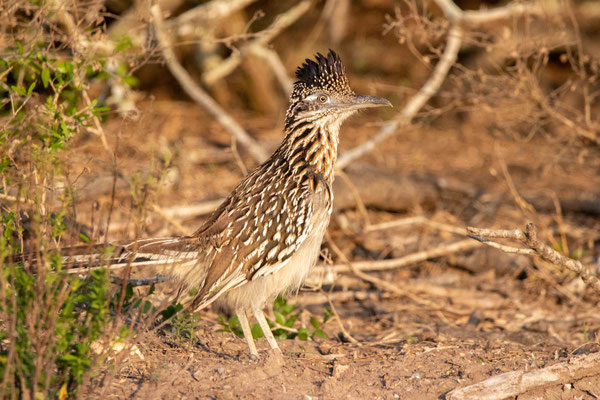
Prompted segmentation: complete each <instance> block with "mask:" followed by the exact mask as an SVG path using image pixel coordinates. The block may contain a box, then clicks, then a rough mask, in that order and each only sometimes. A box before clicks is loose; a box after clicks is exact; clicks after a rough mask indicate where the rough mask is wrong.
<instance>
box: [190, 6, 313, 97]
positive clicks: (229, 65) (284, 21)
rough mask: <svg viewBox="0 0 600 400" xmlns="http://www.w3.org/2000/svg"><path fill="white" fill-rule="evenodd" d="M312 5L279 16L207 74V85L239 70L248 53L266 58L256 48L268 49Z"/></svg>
mask: <svg viewBox="0 0 600 400" xmlns="http://www.w3.org/2000/svg"><path fill="white" fill-rule="evenodd" d="M311 4H312V0H303V1H301V2H300V3H298V4H297V5H296V6H294V7H292V8H290V9H289V10H288V11H286V12H285V13H283V14H281V15H279V16H278V17H277V18H276V19H275V22H273V24H272V25H271V26H270V27H269V28H267V29H265V30H264V31H262V32H261V33H260V35H258V37H257V38H256V39H254V40H252V41H251V42H249V43H248V44H246V45H244V46H243V47H242V48H241V49H239V51H236V52H234V53H233V54H232V55H231V56H229V58H227V59H226V60H224V61H223V62H222V63H220V64H219V65H218V66H217V67H215V68H214V69H212V70H210V71H207V72H205V73H204V75H203V77H202V78H203V80H204V82H206V84H207V85H211V84H213V83H215V82H216V81H218V80H219V79H223V78H224V77H225V76H227V75H229V74H230V73H231V72H232V71H233V70H234V69H236V68H237V66H238V65H240V64H241V62H242V61H243V59H244V55H245V53H246V52H250V53H254V54H256V55H259V56H264V53H262V51H261V49H256V48H257V47H258V48H261V47H262V48H266V46H267V45H268V44H269V42H270V41H271V40H273V38H275V37H276V36H277V35H278V34H279V33H281V32H282V31H283V30H284V29H286V28H287V27H289V26H290V25H292V24H293V23H294V22H296V21H297V20H298V19H299V18H300V17H301V16H302V15H304V13H306V11H308V9H309V8H310V6H311ZM269 57H270V58H272V57H273V55H269ZM268 61H269V66H271V67H272V68H273V67H275V68H274V72H275V74H276V75H277V76H279V74H280V72H279V71H278V69H279V67H278V66H276V63H273V60H272V59H270V60H268ZM280 80H281V78H280ZM290 92H291V91H290Z"/></svg>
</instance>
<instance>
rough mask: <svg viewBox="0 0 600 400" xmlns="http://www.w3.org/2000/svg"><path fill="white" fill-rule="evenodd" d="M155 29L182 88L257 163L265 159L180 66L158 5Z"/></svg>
mask: <svg viewBox="0 0 600 400" xmlns="http://www.w3.org/2000/svg"><path fill="white" fill-rule="evenodd" d="M150 12H151V13H152V17H153V20H154V27H155V29H156V37H157V39H158V41H159V43H160V46H161V48H162V52H163V56H164V58H165V62H166V63H167V67H168V68H169V70H170V71H171V73H172V74H173V76H174V77H175V78H176V79H177V81H178V82H179V84H180V85H181V87H182V89H183V90H184V91H185V92H186V93H187V94H188V95H189V96H190V97H191V98H192V99H194V100H195V101H196V102H197V103H198V104H200V105H202V106H203V107H204V108H205V109H206V110H207V111H208V112H209V113H210V114H211V115H212V116H213V117H214V118H215V119H216V120H217V121H219V123H220V124H221V126H223V128H225V129H226V130H227V131H228V132H229V133H230V134H231V135H232V136H234V137H235V138H236V140H238V141H239V142H240V143H241V144H242V145H244V146H245V147H246V148H247V149H248V152H249V153H250V155H251V156H252V158H254V160H255V161H256V162H258V163H260V162H263V161H264V160H266V159H267V153H266V152H265V150H264V149H263V148H262V147H261V146H260V145H259V144H258V143H257V142H256V141H255V140H254V139H253V138H252V137H251V136H250V135H249V134H248V133H247V132H246V131H245V130H244V128H242V127H241V126H240V125H239V124H238V123H237V122H236V121H235V120H234V119H233V118H232V117H231V116H230V115H229V114H228V113H227V112H226V111H225V110H224V109H223V108H222V107H221V106H220V105H219V104H218V103H217V102H216V101H215V100H214V99H213V98H212V97H210V96H209V95H208V93H206V92H205V91H204V90H203V89H202V88H201V87H200V86H198V85H197V84H196V82H194V80H193V79H192V77H191V76H190V75H189V74H188V73H187V71H186V70H185V69H184V68H183V67H182V66H181V64H180V63H179V62H178V61H177V58H176V57H175V53H174V52H173V49H172V48H171V47H172V45H171V41H170V38H169V37H168V36H167V34H166V33H165V29H164V22H163V18H162V13H161V11H160V7H159V6H158V5H154V6H152V8H151V9H150Z"/></svg>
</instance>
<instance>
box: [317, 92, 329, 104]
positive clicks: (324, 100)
mask: <svg viewBox="0 0 600 400" xmlns="http://www.w3.org/2000/svg"><path fill="white" fill-rule="evenodd" d="M317 100H319V103H327V100H329V97H327V96H325V95H324V94H322V95H320V96H319V97H318V98H317Z"/></svg>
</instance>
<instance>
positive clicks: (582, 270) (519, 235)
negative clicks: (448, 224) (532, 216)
mask: <svg viewBox="0 0 600 400" xmlns="http://www.w3.org/2000/svg"><path fill="white" fill-rule="evenodd" d="M467 231H468V232H469V237H471V238H473V239H475V240H477V241H479V242H481V243H485V244H487V245H488V246H492V247H495V248H497V249H500V250H502V251H506V252H512V253H514V252H518V253H520V254H536V255H538V256H540V257H541V258H542V259H544V260H546V261H548V262H550V263H552V264H555V265H559V266H562V267H564V268H567V269H569V270H571V271H573V272H575V273H576V274H577V275H579V276H581V279H583V281H584V282H585V283H586V284H587V285H588V286H590V287H591V288H592V289H594V290H595V291H596V292H597V293H600V280H599V279H598V277H596V276H595V275H594V274H593V273H592V271H591V270H590V269H589V268H587V267H586V266H584V265H583V264H582V263H581V261H578V260H574V259H572V258H569V257H566V256H564V255H562V254H560V253H559V252H558V251H556V250H554V249H552V248H551V247H550V246H548V245H547V244H545V243H543V242H541V241H540V240H539V239H538V238H537V229H536V228H535V225H534V224H533V223H531V222H530V223H528V224H527V226H526V227H525V231H522V230H520V229H481V228H473V227H468V228H467ZM490 238H491V239H513V240H518V241H519V242H521V243H523V244H524V245H525V246H527V247H528V248H529V249H516V248H512V247H509V246H504V245H501V244H500V243H496V242H493V241H490V240H489V239H490Z"/></svg>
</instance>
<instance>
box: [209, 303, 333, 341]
mask: <svg viewBox="0 0 600 400" xmlns="http://www.w3.org/2000/svg"><path fill="white" fill-rule="evenodd" d="M273 314H274V316H275V323H274V322H273V321H271V320H267V321H268V323H269V326H270V327H271V328H276V329H273V330H272V332H273V336H275V338H276V339H294V338H296V337H297V338H298V339H300V340H308V339H311V338H315V337H320V338H327V337H328V336H327V334H326V333H325V332H324V331H323V330H322V329H321V327H322V325H323V324H324V323H325V322H327V320H328V319H329V318H330V316H331V311H329V310H328V309H327V308H326V309H325V313H324V316H323V320H322V321H319V320H318V319H317V318H315V317H311V318H310V327H300V328H297V329H295V328H294V325H295V324H296V321H297V320H298V317H299V316H300V312H299V311H297V310H296V307H295V306H293V305H291V304H288V302H287V300H285V299H284V298H282V297H278V298H277V299H276V300H275V302H274V303H273ZM219 323H220V324H221V326H222V327H223V328H222V329H221V331H224V332H231V333H233V334H235V335H236V336H238V337H240V338H243V337H244V333H243V332H242V328H241V327H240V322H239V320H238V318H237V316H236V315H233V316H231V317H230V318H229V319H227V318H226V317H225V316H224V315H219ZM250 328H251V330H252V337H253V338H255V339H257V338H261V337H263V336H264V334H263V331H262V329H261V328H260V325H259V324H257V323H255V324H253V325H251V327H250Z"/></svg>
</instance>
